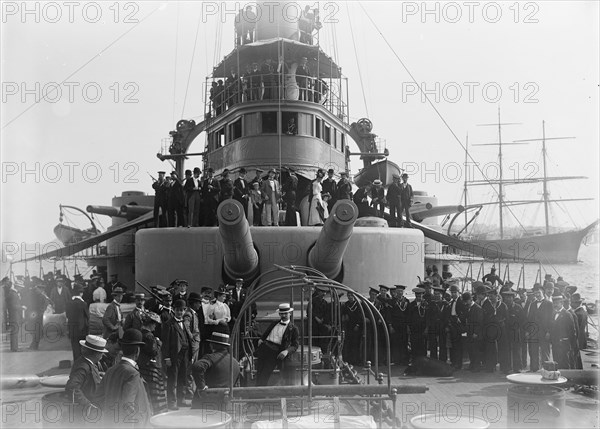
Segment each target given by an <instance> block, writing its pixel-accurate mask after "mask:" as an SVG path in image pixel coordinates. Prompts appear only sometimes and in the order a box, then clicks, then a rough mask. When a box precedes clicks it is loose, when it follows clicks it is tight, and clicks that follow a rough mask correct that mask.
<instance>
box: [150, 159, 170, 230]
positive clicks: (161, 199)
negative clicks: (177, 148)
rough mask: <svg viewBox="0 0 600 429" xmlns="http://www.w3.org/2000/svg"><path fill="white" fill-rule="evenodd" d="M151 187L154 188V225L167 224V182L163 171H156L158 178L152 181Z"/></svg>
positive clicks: (157, 226) (156, 226)
mask: <svg viewBox="0 0 600 429" xmlns="http://www.w3.org/2000/svg"><path fill="white" fill-rule="evenodd" d="M152 189H154V227H155V228H159V227H164V226H167V182H166V180H165V172H164V171H159V172H158V180H155V181H154V183H152ZM159 212H160V214H159Z"/></svg>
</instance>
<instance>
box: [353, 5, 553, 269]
mask: <svg viewBox="0 0 600 429" xmlns="http://www.w3.org/2000/svg"><path fill="white" fill-rule="evenodd" d="M358 4H359V5H360V7H361V9H362V10H363V12H364V13H365V15H366V16H367V18H368V19H369V21H371V24H373V26H374V27H375V30H377V32H378V33H379V35H380V36H381V38H382V39H383V41H384V42H385V43H386V45H387V46H388V48H390V50H391V51H392V53H393V54H394V56H395V57H396V59H397V60H398V62H400V64H401V65H402V67H403V68H404V70H405V71H406V73H407V74H408V75H409V76H410V78H411V79H412V81H413V83H414V84H415V85H417V88H419V91H421V94H422V95H423V97H424V98H425V99H426V100H427V103H428V104H429V105H430V106H431V108H432V109H433V110H434V112H435V113H436V114H437V116H438V117H439V118H440V120H441V121H442V123H443V124H444V125H445V127H446V128H447V129H448V131H450V134H452V136H453V137H454V139H455V140H456V141H457V142H458V144H459V145H460V146H461V148H462V149H463V150H464V151H465V153H467V156H468V157H469V158H470V159H471V161H472V162H473V165H475V167H476V168H477V169H478V170H479V172H480V173H481V175H482V177H483V178H484V180H485V181H486V182H488V183H489V184H490V186H491V187H492V189H493V190H494V192H495V193H496V194H497V195H498V197H500V195H499V194H498V191H497V190H496V188H494V187H493V186H492V184H491V183H490V179H488V178H487V176H486V175H485V173H484V172H483V170H482V169H481V167H480V166H479V164H478V163H477V162H476V161H475V159H474V158H473V157H472V156H471V154H469V153H468V151H467V150H466V148H465V145H464V144H463V143H462V141H461V140H460V139H459V138H458V136H457V135H456V133H455V132H454V130H453V129H452V127H451V126H450V124H449V123H448V122H447V121H446V119H445V118H444V117H443V116H442V114H441V113H440V111H439V110H438V109H437V108H436V107H435V105H434V104H433V103H432V102H431V99H430V98H429V96H428V95H427V93H426V92H424V91H423V88H422V87H421V85H420V84H419V83H418V82H417V79H416V78H415V77H414V75H413V74H412V73H411V71H410V70H409V69H408V67H407V66H406V64H404V61H402V59H401V58H400V57H399V56H398V54H397V53H396V51H395V50H394V48H393V47H392V45H391V44H390V42H389V41H388V40H387V39H386V37H385V36H384V35H383V33H382V32H381V30H380V29H379V27H377V24H375V22H374V21H373V19H372V18H371V16H370V15H369V13H368V12H367V10H366V9H365V8H364V6H363V5H362V3H361V2H359V3H358ZM350 27H351V28H352V26H350ZM352 39H353V40H354V34H353V35H352ZM355 51H356V49H355ZM358 70H359V75H360V67H359V69H358ZM361 82H362V78H361ZM505 208H506V209H507V210H508V211H509V213H510V214H511V215H512V216H513V218H514V219H516V221H517V223H518V224H519V226H520V227H521V229H522V230H524V231H526V229H525V227H524V226H523V224H522V223H521V221H519V219H518V218H517V217H516V216H515V214H514V212H513V210H512V209H511V208H510V206H507V207H505ZM540 254H541V255H542V256H543V257H544V259H546V263H547V264H549V265H550V266H551V267H552V269H553V270H554V271H555V272H556V273H557V274H559V273H558V271H557V270H556V268H555V267H554V265H552V264H551V263H550V262H549V261H548V258H547V257H546V256H544V255H543V253H542V252H541V251H540Z"/></svg>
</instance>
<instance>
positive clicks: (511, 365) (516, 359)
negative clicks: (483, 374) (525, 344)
mask: <svg viewBox="0 0 600 429" xmlns="http://www.w3.org/2000/svg"><path fill="white" fill-rule="evenodd" d="M501 295H502V301H503V302H504V303H505V304H506V311H507V315H506V323H505V332H506V341H505V345H506V346H507V348H508V350H507V351H506V356H507V358H508V368H507V370H508V371H509V372H511V373H518V372H520V371H521V369H523V366H524V365H523V363H522V362H521V343H522V341H521V330H522V327H523V326H524V324H525V312H524V310H523V307H521V306H520V305H518V304H515V302H514V299H515V295H516V293H515V292H513V291H512V290H506V291H504V292H502V293H501Z"/></svg>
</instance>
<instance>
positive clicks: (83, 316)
mask: <svg viewBox="0 0 600 429" xmlns="http://www.w3.org/2000/svg"><path fill="white" fill-rule="evenodd" d="M89 320H90V313H89V310H88V305H87V303H85V302H84V301H83V300H81V299H79V298H75V299H72V300H71V302H70V303H69V304H67V322H68V324H69V336H70V338H71V339H73V340H75V339H77V340H83V339H85V336H86V335H87V334H88V330H89Z"/></svg>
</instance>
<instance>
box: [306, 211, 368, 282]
mask: <svg viewBox="0 0 600 429" xmlns="http://www.w3.org/2000/svg"><path fill="white" fill-rule="evenodd" d="M357 217H358V207H357V206H356V204H354V203H353V202H352V201H350V200H340V201H338V202H337V203H335V205H334V206H333V209H331V213H330V214H329V217H328V218H327V220H326V221H325V224H324V225H323V229H321V234H320V235H319V238H318V239H317V242H316V243H315V245H314V246H313V248H312V249H310V251H309V253H308V265H309V266H310V267H312V268H314V269H317V270H319V271H321V272H322V273H323V274H325V275H326V276H327V277H328V278H330V279H335V278H337V277H338V276H339V274H340V272H341V270H342V261H343V259H344V253H346V248H347V247H348V242H349V241H350V237H351V236H352V231H353V230H354V222H356V218H357Z"/></svg>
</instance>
